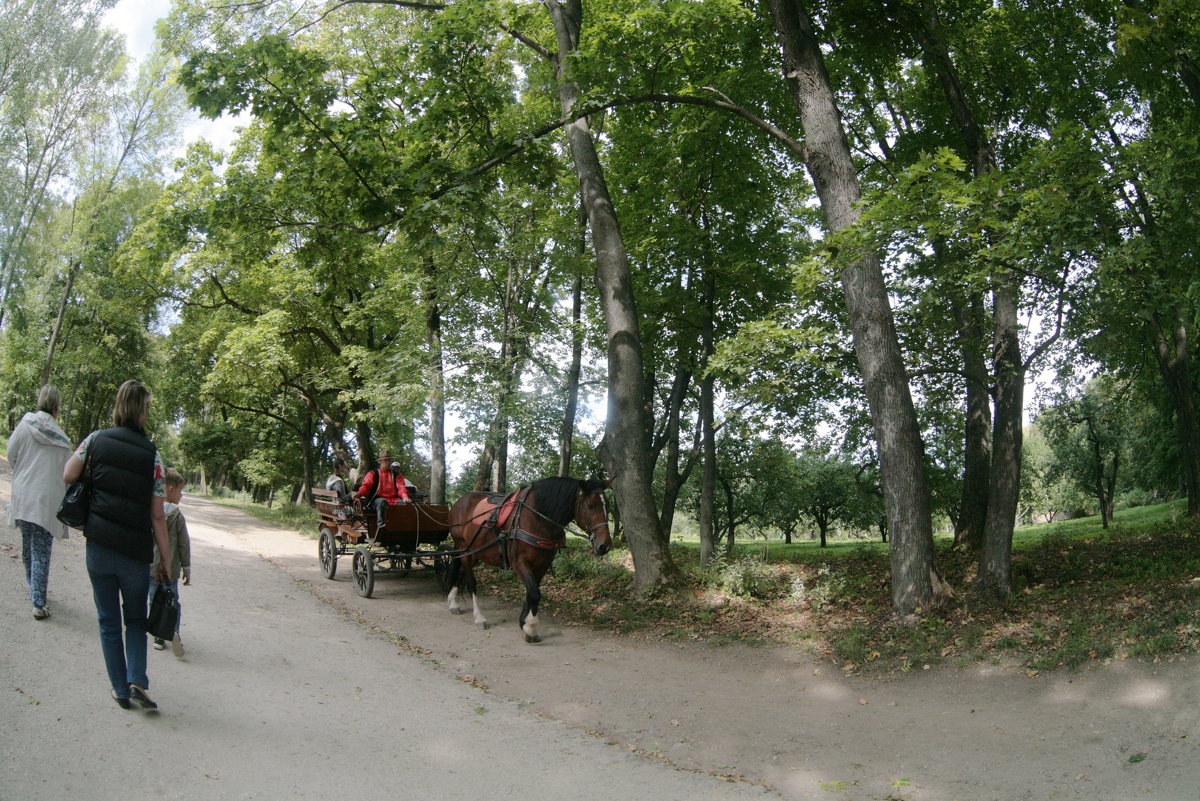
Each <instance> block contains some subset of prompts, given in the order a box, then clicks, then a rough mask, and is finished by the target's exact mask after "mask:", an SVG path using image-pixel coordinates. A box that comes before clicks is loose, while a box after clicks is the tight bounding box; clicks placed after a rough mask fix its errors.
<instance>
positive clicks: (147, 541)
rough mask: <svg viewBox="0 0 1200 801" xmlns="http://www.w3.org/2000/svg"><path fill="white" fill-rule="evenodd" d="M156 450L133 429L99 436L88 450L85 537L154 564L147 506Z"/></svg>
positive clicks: (148, 507)
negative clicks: (89, 496) (88, 501)
mask: <svg viewBox="0 0 1200 801" xmlns="http://www.w3.org/2000/svg"><path fill="white" fill-rule="evenodd" d="M155 453H157V448H155V447H154V443H153V442H151V441H150V440H148V439H146V436H145V434H143V433H142V432H141V431H140V430H138V429H135V428H126V427H124V426H118V427H117V428H106V429H105V430H103V431H100V432H97V434H96V436H94V437H93V438H92V443H91V445H90V446H88V459H89V460H90V462H91V470H92V505H91V508H90V509H89V510H88V519H87V525H86V526H84V529H83V535H84V536H85V537H87V538H88V539H89V540H91V541H92V542H95V543H98V544H100V545H104V546H106V547H108V548H112V549H113V550H114V551H116V552H117V553H119V554H122V555H124V556H128V557H129V558H130V559H134V560H137V561H138V562H145V563H146V564H149V563H150V562H152V561H153V560H154V530H153V528H152V526H151V523H150V502H151V498H152V496H153V495H154V455H155Z"/></svg>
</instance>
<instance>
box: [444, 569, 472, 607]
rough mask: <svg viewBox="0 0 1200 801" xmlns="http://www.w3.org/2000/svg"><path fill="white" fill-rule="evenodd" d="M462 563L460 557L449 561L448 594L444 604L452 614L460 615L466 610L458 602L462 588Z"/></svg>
mask: <svg viewBox="0 0 1200 801" xmlns="http://www.w3.org/2000/svg"><path fill="white" fill-rule="evenodd" d="M462 575H463V563H462V559H452V560H451V561H450V594H449V595H447V596H446V606H447V608H448V609H449V610H450V612H451V613H452V614H455V615H461V614H462V613H463V612H465V611H467V610H465V609H463V608H462V604H460V603H459V593H460V591H461V588H462Z"/></svg>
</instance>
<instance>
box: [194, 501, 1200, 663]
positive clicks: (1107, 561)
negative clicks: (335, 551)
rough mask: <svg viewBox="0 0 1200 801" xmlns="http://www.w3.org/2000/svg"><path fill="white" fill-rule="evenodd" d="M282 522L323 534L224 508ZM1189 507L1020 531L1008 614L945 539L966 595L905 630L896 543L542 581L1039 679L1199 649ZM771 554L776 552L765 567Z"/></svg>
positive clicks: (795, 636) (843, 658)
mask: <svg viewBox="0 0 1200 801" xmlns="http://www.w3.org/2000/svg"><path fill="white" fill-rule="evenodd" d="M213 500H215V501H216V502H218V503H223V504H226V505H228V506H234V507H236V508H239V509H243V510H245V511H247V512H249V513H251V514H253V515H255V516H256V517H259V518H260V519H262V520H264V521H267V522H270V523H272V524H274V525H277V526H280V527H283V528H288V529H292V530H296V531H300V532H302V533H305V534H307V535H309V536H314V532H315V530H316V529H315V526H314V517H313V513H312V511H311V510H309V509H307V508H304V507H299V506H296V505H294V504H290V503H289V504H281V505H277V506H276V507H275V508H274V509H266V508H265V507H263V506H262V505H260V504H254V503H251V502H250V501H248V500H245V499H235V498H214V499H213ZM1185 510H1186V507H1185V505H1184V504H1183V502H1172V503H1166V504H1159V505H1156V506H1143V507H1137V508H1131V509H1125V510H1121V511H1118V512H1117V514H1116V516H1115V520H1114V523H1113V525H1112V526H1110V528H1108V529H1103V528H1101V526H1100V521H1099V518H1095V517H1092V518H1083V519H1080V520H1070V521H1063V522H1057V523H1050V524H1042V525H1037V526H1028V527H1024V528H1020V529H1018V530H1017V531H1016V533H1015V535H1014V537H1013V559H1012V584H1013V595H1012V597H1011V598H1010V599H1009V601H1008V602H1007V603H1006V604H1005V605H1003V606H993V605H987V604H984V603H981V602H980V601H979V600H978V599H977V598H976V597H975V596H974V594H973V592H972V584H973V581H974V577H975V571H976V565H977V558H976V557H975V556H973V555H971V554H967V553H962V552H960V551H955V550H954V549H953V548H951V543H950V542H949V540H948V539H945V538H938V539H937V540H936V542H935V549H936V552H937V566H938V570H939V571H940V572H941V574H942V576H943V577H944V578H945V579H946V581H947V582H948V583H949V584H950V586H951V587H952V588H953V589H954V592H955V597H954V598H953V599H951V600H950V601H949V602H948V603H947V604H946V605H945V606H944V607H943V608H941V609H939V610H938V611H937V612H936V613H934V614H929V615H926V616H925V617H923V618H921V619H920V620H919V621H918V622H917V623H916V624H914V625H909V626H899V625H896V624H895V623H894V622H893V620H892V603H891V583H890V565H889V554H888V546H887V545H886V544H885V543H881V542H879V541H877V540H865V539H860V540H831V541H830V544H829V547H827V548H820V547H819V545H818V543H816V542H810V541H803V542H796V543H792V544H790V545H785V544H783V543H781V542H778V541H776V542H771V543H764V542H763V541H761V540H757V541H753V540H752V541H747V542H740V543H738V545H737V546H736V547H735V549H734V551H733V553H732V554H729V555H722V558H721V559H719V560H718V561H717V562H715V563H714V564H712V565H710V566H708V567H706V568H701V567H700V564H699V561H700V559H699V543H697V542H695V541H683V542H672V543H671V553H672V556H673V559H674V561H675V563H676V565H677V566H678V567H679V568H680V571H681V573H682V576H683V577H682V589H681V591H679V592H671V593H658V594H654V595H651V596H649V597H646V596H639V595H638V594H636V593H635V592H634V591H633V574H632V560H631V559H630V556H629V552H628V551H627V550H626V549H623V548H617V549H616V550H614V551H613V552H611V553H609V554H608V555H607V556H604V557H597V556H594V555H592V554H591V552H590V550H589V549H588V547H587V545H586V543H584V542H582V541H576V540H571V541H570V542H569V547H568V548H566V549H564V550H563V551H562V552H560V553H559V554H558V556H557V558H556V559H555V562H554V565H553V566H552V568H551V571H550V573H549V574H547V576H546V578H545V579H544V580H543V582H542V590H543V594H544V599H545V600H544V605H545V608H546V609H547V610H551V614H553V615H554V616H555V617H556V618H558V619H560V620H562V621H564V623H565V624H566V625H590V626H594V627H598V628H602V629H607V630H610V631H614V632H617V633H620V634H624V635H627V636H632V637H640V638H653V639H678V640H690V641H696V640H703V641H706V642H709V643H713V644H718V645H721V644H731V643H743V644H745V643H750V644H787V645H792V646H795V647H799V648H802V649H804V650H805V651H806V652H808V653H811V654H813V655H816V656H818V657H822V658H826V659H829V660H832V661H834V662H836V663H837V664H839V665H840V666H841V667H842V668H843V669H844V670H846V671H848V672H864V673H878V672H883V673H886V672H895V671H908V670H914V669H917V670H919V669H924V668H925V667H927V666H928V667H933V666H935V665H965V664H971V663H976V662H980V661H985V662H986V661H990V662H1001V663H1005V664H1016V665H1020V666H1022V667H1024V669H1026V670H1028V671H1030V672H1039V671H1044V670H1054V669H1075V668H1079V667H1082V666H1086V665H1088V664H1095V663H1101V662H1104V661H1107V660H1111V659H1124V658H1136V659H1148V660H1161V659H1171V658H1174V657H1175V656H1176V655H1181V654H1188V653H1195V652H1197V651H1198V650H1200V522H1196V521H1188V520H1186V519H1185V518H1184V517H1183V512H1184V511H1185ZM764 557H765V558H764ZM478 578H479V582H480V591H481V592H483V593H485V594H488V595H493V596H498V600H499V601H500V602H502V603H510V604H515V605H520V603H521V600H522V598H523V597H524V588H523V587H522V586H521V583H520V582H519V581H518V580H517V579H516V577H515V576H513V575H512V574H511V573H503V572H501V571H497V570H481V571H479V572H478Z"/></svg>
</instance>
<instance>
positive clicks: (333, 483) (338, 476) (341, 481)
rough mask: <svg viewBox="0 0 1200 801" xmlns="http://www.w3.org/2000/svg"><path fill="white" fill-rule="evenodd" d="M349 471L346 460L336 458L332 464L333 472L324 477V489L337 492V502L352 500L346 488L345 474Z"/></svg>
mask: <svg viewBox="0 0 1200 801" xmlns="http://www.w3.org/2000/svg"><path fill="white" fill-rule="evenodd" d="M349 472H350V468H349V467H347V466H346V460H345V459H338V460H337V461H336V462H334V464H333V472H332V473H331V474H330V475H329V478H327V479H325V489H327V490H329V491H331V492H336V493H337V496H338V503H350V502H351V500H352V498H351V495H350V490H349V489H347V488H346V475H347V473H349Z"/></svg>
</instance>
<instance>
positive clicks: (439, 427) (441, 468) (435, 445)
mask: <svg viewBox="0 0 1200 801" xmlns="http://www.w3.org/2000/svg"><path fill="white" fill-rule="evenodd" d="M425 280H426V282H427V285H426V287H425V314H426V316H425V341H426V344H427V345H428V346H429V381H430V386H429V501H430V503H438V504H441V503H445V502H446V392H445V386H446V384H445V365H444V362H443V361H442V313H441V308H440V305H439V303H438V291H437V267H436V266H435V265H434V263H433V259H426V260H425Z"/></svg>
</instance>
